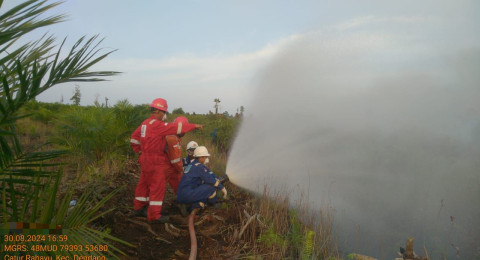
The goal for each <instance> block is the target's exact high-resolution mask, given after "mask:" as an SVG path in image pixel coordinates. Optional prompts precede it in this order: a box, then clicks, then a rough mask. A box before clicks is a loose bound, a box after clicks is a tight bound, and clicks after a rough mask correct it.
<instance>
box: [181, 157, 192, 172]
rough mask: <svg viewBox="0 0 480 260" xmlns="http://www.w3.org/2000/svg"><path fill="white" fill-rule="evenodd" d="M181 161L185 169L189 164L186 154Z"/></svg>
mask: <svg viewBox="0 0 480 260" xmlns="http://www.w3.org/2000/svg"><path fill="white" fill-rule="evenodd" d="M182 162H183V169H185V168H186V167H187V166H188V165H189V164H190V161H189V160H188V156H187V157H185V158H183V159H182Z"/></svg>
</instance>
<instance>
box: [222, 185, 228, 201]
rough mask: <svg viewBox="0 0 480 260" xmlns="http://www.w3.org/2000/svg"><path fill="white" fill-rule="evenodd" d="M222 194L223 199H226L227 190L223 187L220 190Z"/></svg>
mask: <svg viewBox="0 0 480 260" xmlns="http://www.w3.org/2000/svg"><path fill="white" fill-rule="evenodd" d="M222 193H223V198H224V199H226V198H227V189H225V187H224V188H223V189H222Z"/></svg>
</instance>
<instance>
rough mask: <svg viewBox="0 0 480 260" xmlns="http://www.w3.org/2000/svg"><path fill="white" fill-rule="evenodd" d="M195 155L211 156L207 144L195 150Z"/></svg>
mask: <svg viewBox="0 0 480 260" xmlns="http://www.w3.org/2000/svg"><path fill="white" fill-rule="evenodd" d="M193 156H194V157H202V156H210V154H209V153H208V150H207V147H205V146H199V147H197V148H196V149H195V152H193Z"/></svg>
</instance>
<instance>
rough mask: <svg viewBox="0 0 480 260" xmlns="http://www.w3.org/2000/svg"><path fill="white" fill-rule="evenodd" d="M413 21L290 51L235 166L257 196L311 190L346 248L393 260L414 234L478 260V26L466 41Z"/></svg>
mask: <svg viewBox="0 0 480 260" xmlns="http://www.w3.org/2000/svg"><path fill="white" fill-rule="evenodd" d="M411 22H412V20H411V19H410V20H408V21H406V20H405V19H373V18H372V17H369V18H368V23H370V26H369V27H368V28H373V29H371V30H368V31H367V30H365V25H363V26H364V27H362V28H359V29H351V26H347V27H348V28H347V30H345V27H342V28H341V30H333V29H332V30H324V31H322V32H314V33H310V34H306V35H303V36H301V37H297V38H296V40H295V41H293V42H291V43H290V44H288V46H285V48H283V51H282V52H281V54H280V55H278V56H277V57H276V59H275V60H274V61H273V62H272V63H271V64H270V65H269V66H268V67H266V68H265V69H264V70H263V71H262V72H261V73H259V75H258V93H257V95H256V97H257V98H256V99H255V100H254V102H253V103H252V104H251V105H250V106H249V111H251V114H250V115H247V116H246V117H245V119H244V122H243V124H242V126H241V128H240V131H239V135H238V136H237V138H236V140H235V143H234V145H233V149H232V151H231V153H230V157H229V161H228V168H227V173H228V175H229V176H230V178H231V181H232V182H233V183H235V184H237V185H239V186H241V187H245V188H247V189H250V190H254V191H255V190H256V189H255V187H263V183H264V182H265V181H266V180H268V182H269V185H285V184H286V185H288V186H289V187H290V188H291V189H305V190H308V191H309V198H310V200H311V201H312V203H314V205H315V206H316V207H317V208H321V207H324V206H325V205H327V204H328V205H329V206H331V207H333V208H334V210H335V230H336V233H337V235H338V237H339V241H338V245H339V246H340V249H341V250H342V251H344V252H345V253H351V252H358V253H365V254H370V255H372V256H381V252H384V253H385V254H386V255H387V258H390V257H392V256H395V255H396V252H397V251H398V249H399V246H402V245H403V246H404V245H405V240H406V239H407V238H408V237H410V236H413V237H415V241H416V243H415V244H416V247H415V250H416V252H418V253H422V252H423V246H425V247H426V249H427V251H428V252H429V255H430V257H433V258H439V257H440V256H450V257H451V256H455V255H456V254H457V253H459V255H460V257H461V258H465V259H468V258H473V257H474V256H476V257H478V256H479V254H480V247H479V245H478V241H480V203H479V198H480V74H479V73H478V72H479V71H480V48H479V46H478V42H479V41H475V40H472V39H478V33H474V34H470V36H468V37H464V38H462V41H459V40H458V39H451V38H448V37H447V36H450V35H448V34H445V33H446V32H445V31H444V30H445V26H444V25H445V23H442V22H439V20H436V19H435V18H431V19H430V18H429V19H426V20H422V21H418V19H414V21H413V22H415V24H412V23H411ZM427 27H428V30H425V29H427ZM448 27H449V28H452V30H454V28H455V26H453V25H451V24H450V25H449V26H448ZM427 31H428V33H426V32H427ZM474 42H476V43H474Z"/></svg>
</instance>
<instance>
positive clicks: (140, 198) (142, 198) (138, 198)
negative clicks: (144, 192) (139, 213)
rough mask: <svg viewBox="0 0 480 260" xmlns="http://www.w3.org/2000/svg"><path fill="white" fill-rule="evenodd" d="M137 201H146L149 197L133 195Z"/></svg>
mask: <svg viewBox="0 0 480 260" xmlns="http://www.w3.org/2000/svg"><path fill="white" fill-rule="evenodd" d="M135 199H136V200H138V201H148V199H149V197H135Z"/></svg>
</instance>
